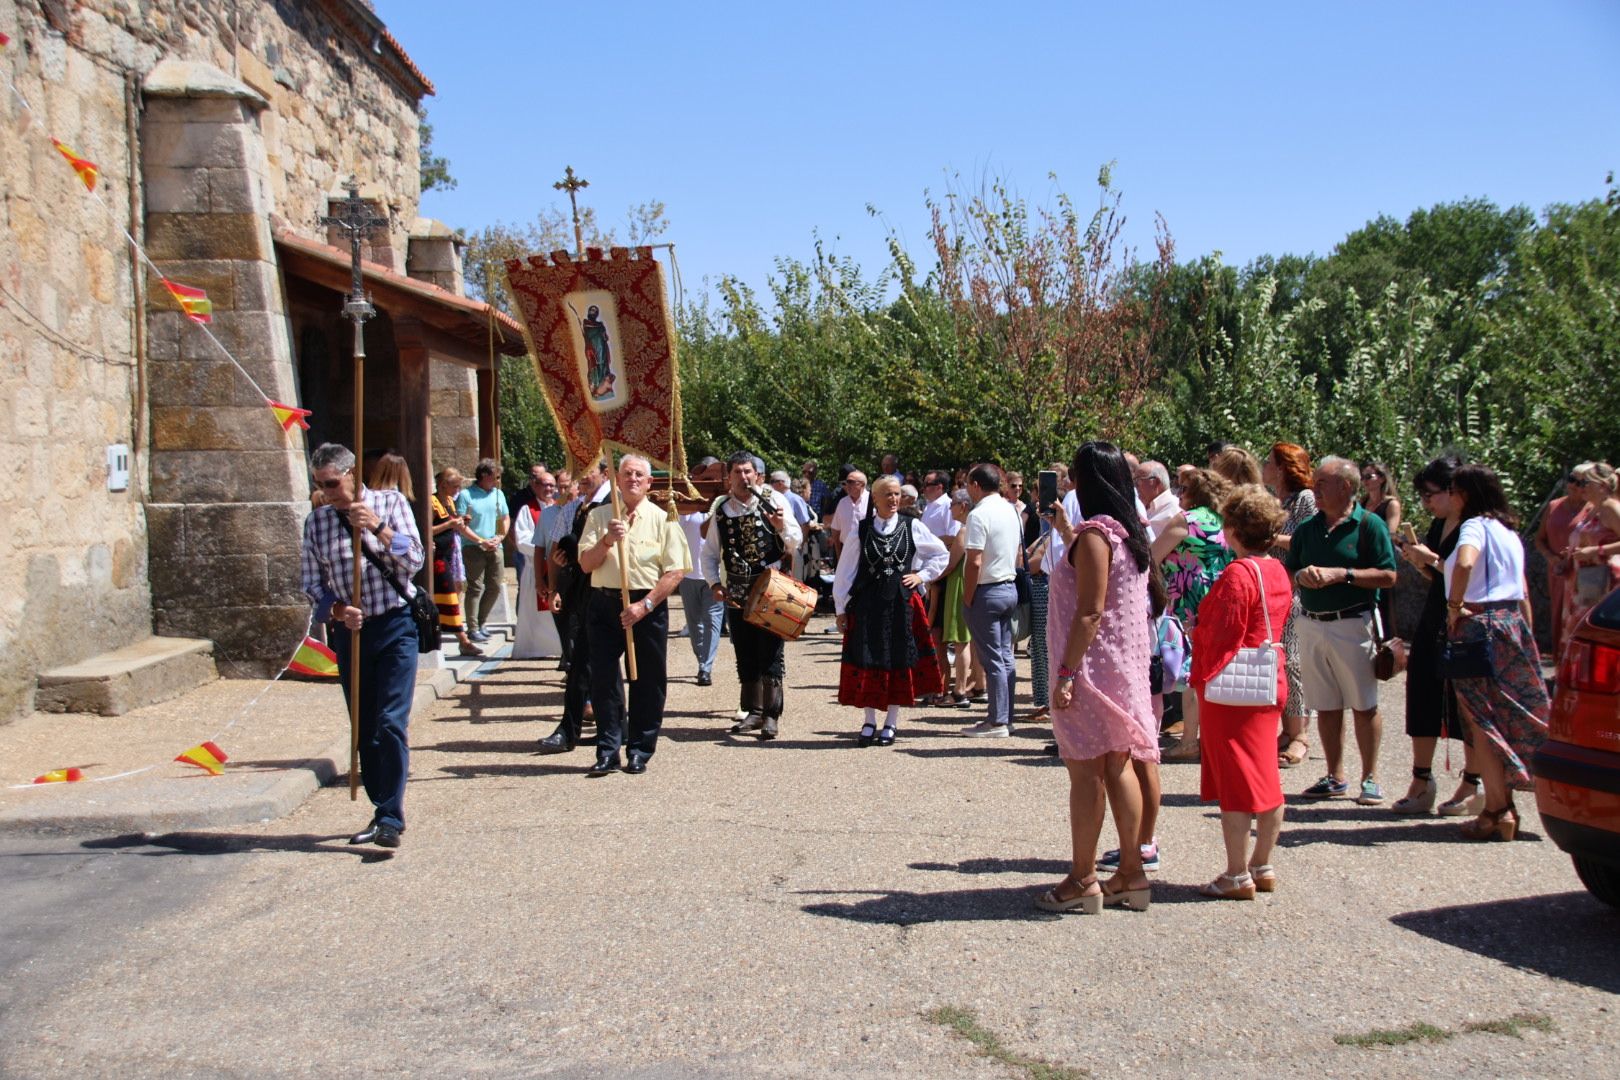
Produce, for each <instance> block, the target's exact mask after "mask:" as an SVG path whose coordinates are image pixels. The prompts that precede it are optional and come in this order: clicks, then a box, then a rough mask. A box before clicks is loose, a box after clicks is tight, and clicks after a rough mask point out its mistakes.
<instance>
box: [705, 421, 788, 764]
mask: <svg viewBox="0 0 1620 1080" xmlns="http://www.w3.org/2000/svg"><path fill="white" fill-rule="evenodd" d="M755 460H756V459H755V458H754V456H753V455H752V454H749V453H746V452H742V451H739V452H738V453H735V454H732V455H731V457H730V458H728V459H727V460H726V484H727V491H726V494H724V495H722V496H720V498H718V499H716V500H715V501H714V505H713V506H712V507H711V508H710V515H709V525H708V532H707V536H706V540H707V542H706V543H705V544H704V545H703V576H704V577H705V578H707V579H708V580H709V581H712V582H714V597H715V599H716V600H723V601H725V603H726V616H727V619H728V620H729V625H730V627H731V647H732V648H733V649H735V650H736V653H737V681H738V682H740V683H741V684H742V706H741V707H742V710H743V711H744V712H746V714H747V715H745V716H744V717H743V718H742V719H741V720H738V721H737V723H736V724H735V725H734V726H733V727H732V729H731V733H732V734H733V735H757V736H758V737H759V738H761V739H774V738H776V735H777V727H778V725H779V723H780V721H781V719H782V680H783V679H784V678H785V677H786V675H787V658H786V656H785V654H784V652H783V641H782V639H781V638H779V637H777V636H776V635H775V634H772V633H770V632H769V631H767V630H762V629H760V628H759V627H757V626H753V625H751V624H750V623H748V622H746V621H744V619H743V618H742V614H743V613H742V606H743V603H744V602H745V601H746V600H747V599H748V590H749V589H751V588H753V585H754V581H755V579H756V578H758V577H759V576H760V575H762V574H764V573H765V571H767V570H777V569H780V568H781V566H782V562H783V560H784V559H786V558H788V557H790V556H791V555H792V554H793V552H794V551H796V550H797V549H798V547H799V545H800V544H801V543H803V541H804V534H803V532H802V531H800V529H799V524H798V522H797V521H795V520H794V518H793V515H792V514H791V513H788V512H787V506H786V505H785V503H784V502H783V501H782V499H781V497H780V496H778V495H773V494H772V492H771V490H770V489H769V488H767V487H764V486H762V485H761V483H760V481H761V477H760V474H759V471H758V469H757V468H756V467H755V465H754V462H755ZM722 572H723V574H724V576H723V577H722ZM722 582H723V584H722Z"/></svg>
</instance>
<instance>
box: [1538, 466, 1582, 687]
mask: <svg viewBox="0 0 1620 1080" xmlns="http://www.w3.org/2000/svg"><path fill="white" fill-rule="evenodd" d="M1581 486H1582V485H1581V477H1580V474H1579V473H1577V472H1575V470H1573V469H1571V470H1570V472H1569V475H1568V476H1566V477H1564V494H1562V495H1560V496H1559V497H1558V498H1556V499H1552V500H1550V501H1549V502H1548V503H1547V505H1546V506H1545V507H1543V508H1542V511H1541V524H1540V525H1538V526H1536V541H1535V543H1536V550H1537V551H1539V552H1541V557H1542V558H1544V559H1546V560H1547V601H1548V606H1549V607H1550V608H1551V609H1552V619H1551V622H1552V655H1553V656H1554V657H1555V658H1556V657H1559V656H1562V655H1564V592H1565V588H1564V586H1565V583H1566V582H1567V581H1568V579H1569V572H1570V565H1569V560H1568V559H1566V558H1565V557H1564V552H1565V551H1566V550H1568V549H1569V541H1570V533H1571V532H1572V531H1573V530H1574V527H1575V519H1576V518H1578V517H1580V514H1581V511H1582V510H1584V509H1585V508H1586V498H1585V496H1583V495H1582V494H1581Z"/></svg>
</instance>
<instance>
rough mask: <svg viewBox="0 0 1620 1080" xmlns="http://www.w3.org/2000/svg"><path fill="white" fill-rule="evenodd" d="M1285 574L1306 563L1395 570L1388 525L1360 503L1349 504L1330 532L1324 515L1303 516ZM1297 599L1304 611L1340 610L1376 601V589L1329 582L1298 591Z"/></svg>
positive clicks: (1291, 547)
mask: <svg viewBox="0 0 1620 1080" xmlns="http://www.w3.org/2000/svg"><path fill="white" fill-rule="evenodd" d="M1284 565H1285V566H1287V567H1288V575H1289V576H1290V577H1292V576H1293V575H1295V574H1297V573H1299V572H1300V571H1301V570H1303V569H1305V568H1306V567H1307V566H1342V567H1344V568H1345V569H1347V570H1393V569H1395V545H1394V544H1393V543H1392V542H1391V541H1390V539H1389V527H1388V526H1386V525H1385V524H1384V519H1383V518H1381V517H1379V516H1378V515H1377V514H1369V513H1367V511H1365V510H1363V509H1362V508H1361V505H1360V504H1359V503H1356V504H1352V505H1351V507H1350V516H1349V517H1347V518H1345V519H1344V520H1343V521H1341V522H1339V524H1338V526H1337V527H1335V528H1334V529H1333V531H1331V532H1329V531H1328V527H1327V515H1326V514H1320V513H1319V514H1317V515H1316V516H1315V517H1311V518H1306V519H1305V520H1304V521H1303V522H1301V523H1300V526H1299V528H1297V529H1295V530H1294V539H1293V541H1292V542H1291V543H1290V544H1289V546H1288V558H1287V560H1286V561H1285V563H1284ZM1299 602H1300V605H1301V606H1302V607H1304V609H1305V610H1306V611H1343V610H1344V609H1345V608H1352V607H1356V606H1358V605H1360V604H1374V603H1377V602H1378V590H1377V589H1363V588H1362V587H1361V586H1360V585H1329V586H1328V587H1327V588H1325V589H1301V590H1299Z"/></svg>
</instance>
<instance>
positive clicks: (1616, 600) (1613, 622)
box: [1592, 589, 1620, 630]
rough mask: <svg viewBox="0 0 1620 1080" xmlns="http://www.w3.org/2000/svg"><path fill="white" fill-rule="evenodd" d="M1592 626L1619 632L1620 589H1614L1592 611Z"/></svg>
mask: <svg viewBox="0 0 1620 1080" xmlns="http://www.w3.org/2000/svg"><path fill="white" fill-rule="evenodd" d="M1592 625H1593V626H1601V627H1602V628H1603V629H1605V630H1620V589H1616V590H1614V591H1613V592H1611V593H1610V594H1609V595H1608V596H1605V597H1604V598H1603V599H1602V600H1599V601H1598V605H1597V607H1595V608H1593V609H1592Z"/></svg>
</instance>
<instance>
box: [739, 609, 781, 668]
mask: <svg viewBox="0 0 1620 1080" xmlns="http://www.w3.org/2000/svg"><path fill="white" fill-rule="evenodd" d="M726 618H728V619H730V620H731V647H732V649H733V650H734V651H735V652H736V654H737V681H739V682H745V683H751V682H759V681H760V680H762V679H775V680H776V681H777V682H781V681H782V679H783V677H784V676H786V675H787V652H786V648H785V646H786V645H787V642H785V641H783V640H782V639H781V638H779V637H777V636H776V635H775V634H773V633H771V632H770V631H768V630H761V629H760V628H759V627H757V626H755V625H753V624H752V623H750V622H748V621H747V620H746V619H744V618H743V617H742V612H741V611H739V610H738V609H736V608H727V609H726Z"/></svg>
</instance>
